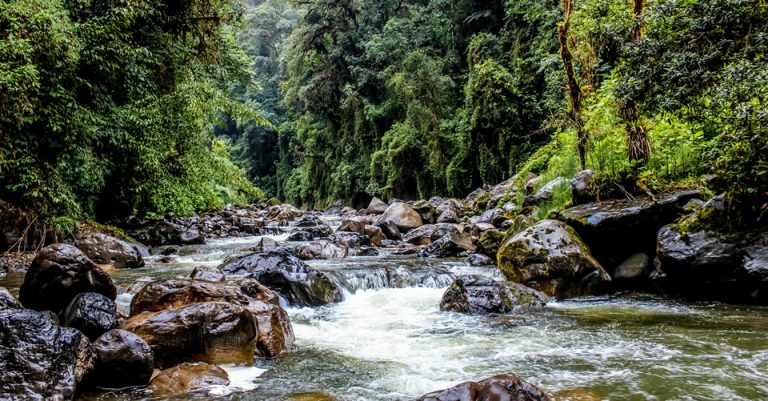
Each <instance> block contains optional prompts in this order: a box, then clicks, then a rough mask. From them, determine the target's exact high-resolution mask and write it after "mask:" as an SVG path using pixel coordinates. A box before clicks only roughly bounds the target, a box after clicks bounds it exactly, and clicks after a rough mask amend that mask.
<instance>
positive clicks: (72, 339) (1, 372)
mask: <svg viewBox="0 0 768 401" xmlns="http://www.w3.org/2000/svg"><path fill="white" fill-rule="evenodd" d="M94 362H95V355H94V353H93V349H92V348H91V344H90V341H88V338H86V337H85V336H84V335H83V334H82V333H80V332H79V331H77V330H75V329H71V328H62V327H58V326H56V325H55V324H54V322H53V321H52V320H51V319H50V318H48V317H47V316H45V315H44V314H42V313H40V312H36V311H33V310H29V309H3V310H0V398H2V399H4V400H19V401H21V400H33V401H48V400H71V399H73V397H74V396H75V391H76V389H77V385H78V383H80V382H81V381H82V380H83V378H84V377H85V376H86V374H87V373H88V372H90V370H91V369H92V368H93V365H94Z"/></svg>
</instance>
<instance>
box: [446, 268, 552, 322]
mask: <svg viewBox="0 0 768 401" xmlns="http://www.w3.org/2000/svg"><path fill="white" fill-rule="evenodd" d="M548 301H549V297H547V296H546V295H545V294H543V293H541V292H539V291H536V290H534V289H532V288H528V287H526V286H524V285H522V284H517V283H503V282H500V281H496V280H493V279H491V278H488V277H484V276H478V275H472V276H459V277H457V278H456V280H454V281H453V283H452V284H451V286H450V287H449V288H448V290H446V291H445V293H444V294H443V299H442V300H441V301H440V310H442V311H451V312H460V313H470V314H478V315H485V314H489V313H509V312H518V311H521V310H524V309H529V308H533V307H542V306H544V305H546V303H547V302H548Z"/></svg>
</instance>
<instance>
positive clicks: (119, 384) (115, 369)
mask: <svg viewBox="0 0 768 401" xmlns="http://www.w3.org/2000/svg"><path fill="white" fill-rule="evenodd" d="M93 349H94V351H95V352H96V367H95V369H94V371H93V373H92V374H91V375H90V376H89V379H88V380H89V382H90V383H91V385H93V386H96V387H106V388H123V387H131V386H145V385H147V383H149V379H150V378H152V373H153V372H154V368H155V361H154V355H153V354H152V348H150V346H149V344H147V343H146V342H145V341H144V340H142V339H141V337H139V336H137V335H135V334H133V333H131V332H128V331H125V330H119V329H117V330H112V331H108V332H106V333H104V334H103V335H102V336H101V337H99V338H98V339H97V340H96V341H95V342H94V343H93Z"/></svg>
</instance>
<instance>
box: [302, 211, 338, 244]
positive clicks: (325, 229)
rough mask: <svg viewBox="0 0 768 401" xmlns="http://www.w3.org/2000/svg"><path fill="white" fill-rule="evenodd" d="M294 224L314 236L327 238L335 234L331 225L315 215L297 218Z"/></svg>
mask: <svg viewBox="0 0 768 401" xmlns="http://www.w3.org/2000/svg"><path fill="white" fill-rule="evenodd" d="M294 225H295V226H296V227H298V228H299V229H300V230H301V231H305V232H307V233H309V235H310V236H311V237H312V238H325V237H328V236H330V235H331V234H333V229H332V228H331V226H329V225H328V224H327V223H325V222H324V221H322V220H320V219H319V218H318V217H315V216H304V217H302V218H300V219H298V220H296V222H295V223H294ZM310 241H311V239H310Z"/></svg>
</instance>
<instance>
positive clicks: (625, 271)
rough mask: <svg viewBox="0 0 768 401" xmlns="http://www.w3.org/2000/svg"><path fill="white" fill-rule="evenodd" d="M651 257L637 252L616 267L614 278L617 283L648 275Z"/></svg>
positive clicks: (639, 278)
mask: <svg viewBox="0 0 768 401" xmlns="http://www.w3.org/2000/svg"><path fill="white" fill-rule="evenodd" d="M650 264H651V259H650V258H649V257H648V255H646V254H644V253H636V254H634V255H632V256H630V257H629V259H627V260H625V261H624V262H623V263H622V264H620V265H619V266H618V267H616V271H614V272H613V278H614V280H616V282H617V284H618V283H621V282H622V281H632V280H641V279H644V278H646V277H647V276H648V273H649V270H648V269H649V266H650Z"/></svg>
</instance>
